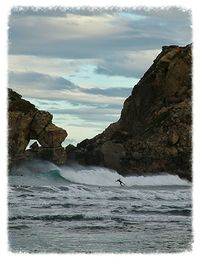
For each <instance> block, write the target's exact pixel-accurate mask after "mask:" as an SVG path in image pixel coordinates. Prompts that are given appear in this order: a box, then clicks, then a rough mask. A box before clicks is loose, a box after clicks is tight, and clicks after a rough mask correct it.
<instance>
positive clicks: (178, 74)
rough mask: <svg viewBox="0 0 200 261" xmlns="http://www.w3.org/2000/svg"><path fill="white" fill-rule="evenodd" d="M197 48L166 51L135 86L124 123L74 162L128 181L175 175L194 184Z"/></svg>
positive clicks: (82, 147) (82, 149) (86, 146)
mask: <svg viewBox="0 0 200 261" xmlns="http://www.w3.org/2000/svg"><path fill="white" fill-rule="evenodd" d="M191 56H192V55H191V45H188V46H185V47H178V46H165V47H163V48H162V52H161V53H160V54H159V55H158V57H157V58H156V59H155V60H154V62H153V64H152V66H151V67H150V68H149V69H148V71H147V72H146V73H145V74H144V76H143V77H142V78H141V80H140V81H139V82H138V84H137V85H135V86H134V88H133V91H132V94H131V96H129V97H128V98H127V99H126V100H125V102H124V105H123V109H122V112H121V117H120V119H119V121H118V122H116V123H113V124H111V125H110V126H109V127H108V128H107V129H105V131H104V132H103V133H101V134H99V135H97V136H96V137H94V138H92V139H90V140H89V139H86V140H84V141H82V142H81V143H79V144H78V145H77V147H73V146H72V145H71V146H69V147H67V148H66V150H67V153H68V156H69V158H71V159H74V160H76V161H78V162H79V163H81V164H85V165H91V164H92V165H100V166H106V167H109V168H112V169H115V170H117V171H118V172H119V173H121V174H124V175H130V174H134V173H135V174H140V173H157V172H165V171H166V172H169V173H174V174H178V175H179V176H180V177H182V178H187V179H188V180H191V178H192V174H191V125H192V117H191V114H192V106H191V92H192V87H191V86H192V79H191V78H192V76H191V70H192V68H191V67H192V64H191V63H192V61H191V59H192V58H191Z"/></svg>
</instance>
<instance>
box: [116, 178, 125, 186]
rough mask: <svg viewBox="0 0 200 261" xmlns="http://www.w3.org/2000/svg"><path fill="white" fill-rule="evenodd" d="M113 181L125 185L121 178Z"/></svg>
mask: <svg viewBox="0 0 200 261" xmlns="http://www.w3.org/2000/svg"><path fill="white" fill-rule="evenodd" d="M115 182H119V184H120V185H121V186H125V183H124V182H122V181H121V179H118V180H116V181H115Z"/></svg>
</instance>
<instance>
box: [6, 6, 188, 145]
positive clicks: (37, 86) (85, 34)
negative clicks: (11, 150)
mask: <svg viewBox="0 0 200 261" xmlns="http://www.w3.org/2000/svg"><path fill="white" fill-rule="evenodd" d="M191 34H192V32H191V13H190V11H189V10H183V9H178V8H168V9H119V8H113V9H94V8H93V9H91V8H90V9H89V8H88V9H80V8H79V9H75V8H74V9H66V8H65V9H63V8H57V9H36V8H35V9H30V8H26V9H20V10H19V9H13V10H12V13H11V15H10V19H9V87H10V88H12V89H14V90H15V91H17V92H19V93H20V94H22V95H23V97H24V98H25V99H27V100H29V101H31V102H32V103H34V104H35V105H36V106H37V108H39V109H42V110H48V111H49V112H51V113H52V114H53V122H54V123H55V124H56V125H58V126H60V127H62V128H64V129H66V130H67V132H68V137H67V139H66V142H65V144H64V145H67V144H69V143H73V144H76V143H77V142H80V141H82V140H83V139H85V138H92V137H93V136H95V135H96V134H98V133H100V132H102V131H103V130H104V129H105V127H107V126H108V125H109V124H110V123H112V122H114V121H117V120H118V119H119V116H120V112H121V109H122V106H123V102H124V100H125V99H126V98H127V97H128V96H129V95H130V94H131V91H132V88H133V87H134V85H135V84H136V83H137V82H138V81H139V79H140V78H141V77H142V76H143V74H144V73H145V71H146V70H147V69H148V68H149V66H150V65H151V64H152V62H153V60H154V59H155V57H156V56H157V54H158V53H159V52H160V51H161V48H162V46H163V45H172V44H173V45H174V44H175V45H180V46H184V45H187V44H189V43H191V41H192V40H191V38H192V36H191Z"/></svg>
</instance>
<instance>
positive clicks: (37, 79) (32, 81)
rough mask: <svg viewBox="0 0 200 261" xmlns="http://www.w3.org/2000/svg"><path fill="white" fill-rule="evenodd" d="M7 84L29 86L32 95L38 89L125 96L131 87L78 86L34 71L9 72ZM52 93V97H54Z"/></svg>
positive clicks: (61, 78) (60, 78)
mask: <svg viewBox="0 0 200 261" xmlns="http://www.w3.org/2000/svg"><path fill="white" fill-rule="evenodd" d="M9 85H10V87H11V88H13V86H20V87H21V88H23V87H24V88H25V89H26V88H27V86H29V88H30V89H31V90H32V92H33V95H34V92H35V91H36V90H37V93H38V90H40V91H49V90H52V91H54V90H55V91H62V93H61V94H63V91H70V92H75V93H76V96H77V93H79V94H80V95H81V93H82V94H83V95H84V94H91V95H97V96H98V95H102V96H108V97H127V96H129V95H130V93H131V91H132V88H126V87H110V88H104V89H103V88H81V87H80V86H78V85H76V84H74V83H73V82H72V81H70V80H67V79H64V78H63V77H53V76H50V75H47V74H42V73H36V72H13V71H11V72H9ZM14 88H15V87H14ZM54 95H55V94H54V93H52V97H54Z"/></svg>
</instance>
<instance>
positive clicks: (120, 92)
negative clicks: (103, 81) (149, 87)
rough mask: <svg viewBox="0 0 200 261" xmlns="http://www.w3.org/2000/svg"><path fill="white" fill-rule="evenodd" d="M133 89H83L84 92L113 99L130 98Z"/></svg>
mask: <svg viewBox="0 0 200 261" xmlns="http://www.w3.org/2000/svg"><path fill="white" fill-rule="evenodd" d="M131 91H132V88H120V87H117V88H114V87H113V88H106V89H100V88H88V89H83V92H85V93H89V94H94V95H103V96H111V97H128V96H129V95H130V94H131Z"/></svg>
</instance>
